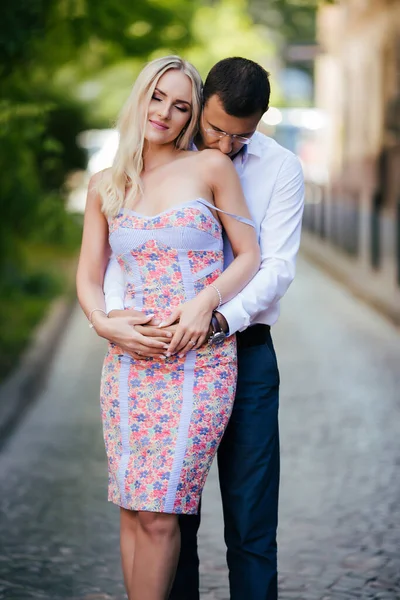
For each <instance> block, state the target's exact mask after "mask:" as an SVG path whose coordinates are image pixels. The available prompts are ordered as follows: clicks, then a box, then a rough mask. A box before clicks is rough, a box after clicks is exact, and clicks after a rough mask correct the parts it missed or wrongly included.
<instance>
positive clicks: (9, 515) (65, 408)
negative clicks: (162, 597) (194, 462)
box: [0, 259, 400, 600]
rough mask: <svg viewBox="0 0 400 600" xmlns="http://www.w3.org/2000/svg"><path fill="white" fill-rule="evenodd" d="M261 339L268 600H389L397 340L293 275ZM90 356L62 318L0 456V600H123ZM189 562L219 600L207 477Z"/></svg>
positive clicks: (398, 417) (217, 534)
mask: <svg viewBox="0 0 400 600" xmlns="http://www.w3.org/2000/svg"><path fill="white" fill-rule="evenodd" d="M273 337H274V342H275V346H276V350H277V355H278V360H279V363H280V371H281V379H282V387H281V409H280V424H281V453H282V471H281V497H280V528H279V567H280V568H279V572H280V599H281V600H339V599H340V600H347V599H348V600H351V599H354V598H361V599H376V600H378V599H380V600H399V599H400V476H399V467H400V444H399V440H400V332H399V330H398V329H396V328H395V327H394V326H393V325H392V324H391V323H389V322H388V321H386V320H385V319H384V318H382V317H381V316H379V315H378V314H376V313H375V312H374V311H373V310H371V309H370V308H368V307H367V306H365V305H364V304H362V303H361V302H360V301H358V300H356V299H355V298H353V297H352V296H351V295H350V294H349V293H348V292H347V291H346V290H345V289H343V288H342V287H341V286H340V285H339V284H337V283H336V282H334V281H333V280H331V279H330V278H329V277H327V276H325V275H324V274H322V273H321V272H320V271H319V270H317V269H316V268H315V267H314V266H312V265H311V264H309V263H308V262H306V261H305V260H304V259H301V260H299V265H298V275H297V279H296V281H295V283H294V284H293V287H292V288H291V290H290V291H289V293H288V297H287V299H286V300H285V301H284V302H283V315H282V317H281V320H280V321H279V324H278V325H277V326H276V327H275V328H274V330H273ZM103 351H104V345H103V343H101V342H100V341H98V340H97V339H96V337H95V334H94V332H93V331H92V330H90V329H89V328H88V326H87V324H86V322H85V319H84V317H83V315H82V314H81V312H80V310H79V309H77V310H76V311H75V313H74V315H73V317H72V319H71V321H70V325H69V327H68V330H67V331H66V333H65V337H64V339H63V342H62V344H61V345H60V347H59V349H58V352H57V354H56V356H55V359H54V364H53V366H52V369H51V373H50V376H49V379H48V382H47V385H46V389H45V390H44V391H43V393H42V394H41V395H40V397H39V398H38V400H37V402H36V403H35V404H34V406H33V408H32V409H31V410H30V411H29V413H28V414H27V415H26V417H25V418H24V420H23V422H22V423H21V424H20V426H19V427H18V429H17V430H16V431H15V433H14V434H13V435H12V437H11V438H10V439H9V440H8V442H7V443H6V445H5V446H4V448H3V449H2V451H1V453H0V485H1V495H0V509H1V522H0V599H1V600H29V599H34V598H35V599H45V600H61V599H68V600H111V599H112V600H122V599H124V598H125V595H124V590H123V586H122V577H121V572H120V566H119V545H118V509H117V508H116V507H115V506H113V505H111V504H109V503H107V501H106V485H107V476H106V464H105V452H104V447H103V439H102V433H101V422H100V411H99V406H98V389H99V378H100V369H101V362H102V355H103ZM200 548H201V565H202V566H201V569H202V570H201V572H202V579H201V588H202V600H228V598H229V591H228V582H227V572H226V567H225V550H224V544H223V531H222V517H221V508H220V501H219V492H218V487H217V474H216V470H215V469H213V471H212V473H211V475H210V478H209V480H208V483H207V487H206V491H205V494H204V501H203V522H202V527H201V537H200ZM243 600H246V599H243Z"/></svg>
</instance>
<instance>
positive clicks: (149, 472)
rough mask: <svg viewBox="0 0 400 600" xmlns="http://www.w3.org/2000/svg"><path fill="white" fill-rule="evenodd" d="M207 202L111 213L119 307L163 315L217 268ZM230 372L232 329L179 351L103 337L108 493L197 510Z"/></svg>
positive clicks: (175, 509) (231, 391) (141, 503)
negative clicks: (150, 351)
mask: <svg viewBox="0 0 400 600" xmlns="http://www.w3.org/2000/svg"><path fill="white" fill-rule="evenodd" d="M211 208H214V207H213V206H212V205H211V204H209V203H208V202H207V201H206V200H203V199H201V198H199V199H197V200H194V201H191V202H187V203H184V204H182V205H179V206H177V207H173V208H171V209H169V210H166V211H164V212H163V213H160V214H159V215H157V216H155V217H147V216H145V215H141V214H139V213H135V212H134V211H130V210H126V209H125V210H123V211H122V212H121V213H119V214H118V215H117V216H116V217H115V218H112V219H110V220H109V239H110V245H111V248H112V251H113V254H114V256H115V257H116V259H117V261H118V263H119V265H120V267H121V269H122V270H123V273H124V282H125V289H124V291H125V298H124V306H125V308H134V309H136V310H140V311H143V312H145V313H147V314H150V313H152V314H154V315H155V316H156V317H157V318H160V319H163V318H165V317H167V316H168V315H169V314H170V313H171V311H172V310H173V308H174V307H176V306H177V305H179V304H180V303H182V302H185V301H187V300H190V299H191V298H193V297H194V296H195V295H196V294H198V293H199V292H200V291H201V290H202V289H203V288H204V287H205V286H207V285H209V284H210V283H212V282H213V281H214V280H215V279H216V278H217V277H218V276H219V275H220V273H221V271H222V269H223V240H222V228H221V224H220V223H219V221H217V220H216V219H215V217H214V216H213V214H212V212H211ZM232 216H234V215H232ZM236 218H239V217H236ZM240 220H243V221H244V222H246V223H249V224H252V223H251V221H248V220H247V219H242V218H240ZM236 376H237V364H236V342H235V337H234V336H231V337H229V338H227V339H226V340H225V341H224V343H223V344H221V345H219V346H211V345H209V344H206V345H204V346H203V347H201V348H200V349H199V350H191V351H189V352H188V353H187V354H186V355H185V356H184V357H182V358H179V357H178V356H171V357H170V358H154V359H153V358H150V359H142V360H135V359H133V358H132V357H131V356H129V355H127V354H124V352H123V351H122V350H121V349H120V348H118V347H117V346H116V345H115V344H112V343H111V344H109V347H108V352H107V355H106V357H105V360H104V365H103V370H102V379H101V410H102V419H103V431H104V440H105V446H106V452H107V457H108V471H109V488H108V497H109V500H110V501H111V502H114V503H115V504H117V505H119V506H121V507H124V508H127V509H130V510H141V511H151V512H161V513H163V512H165V513H175V514H195V513H197V511H198V504H199V500H200V496H201V493H202V490H203V487H204V483H205V480H206V477H207V474H208V472H209V469H210V466H211V463H212V460H213V458H214V456H215V453H216V451H217V448H218V445H219V442H220V440H221V437H222V435H223V433H224V430H225V428H226V425H227V423H228V420H229V416H230V414H231V411H232V405H233V400H234V396H235V387H236Z"/></svg>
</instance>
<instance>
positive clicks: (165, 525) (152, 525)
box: [137, 512, 179, 538]
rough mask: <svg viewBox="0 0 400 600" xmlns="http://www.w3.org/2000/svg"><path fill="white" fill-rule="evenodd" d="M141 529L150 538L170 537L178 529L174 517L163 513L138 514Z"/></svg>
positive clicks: (175, 517) (176, 519) (176, 520)
mask: <svg viewBox="0 0 400 600" xmlns="http://www.w3.org/2000/svg"><path fill="white" fill-rule="evenodd" d="M137 514H138V523H139V525H140V527H141V529H142V530H143V531H144V532H145V533H146V534H147V535H149V536H151V537H157V538H162V537H172V536H174V535H175V534H176V531H177V530H178V529H179V525H178V518H177V516H176V515H169V514H165V513H152V512H138V513H137Z"/></svg>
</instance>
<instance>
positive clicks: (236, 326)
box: [217, 296, 250, 335]
mask: <svg viewBox="0 0 400 600" xmlns="http://www.w3.org/2000/svg"><path fill="white" fill-rule="evenodd" d="M217 312H219V313H221V315H223V316H224V317H225V319H226V322H227V323H228V328H229V331H228V335H233V334H234V333H236V332H237V331H243V330H244V329H246V328H247V327H248V326H249V325H250V317H249V315H248V314H247V313H246V311H244V310H243V306H242V302H241V300H240V298H239V297H238V296H236V297H235V298H232V300H229V302H227V303H226V304H223V305H222V306H220V307H219V309H218V311H217Z"/></svg>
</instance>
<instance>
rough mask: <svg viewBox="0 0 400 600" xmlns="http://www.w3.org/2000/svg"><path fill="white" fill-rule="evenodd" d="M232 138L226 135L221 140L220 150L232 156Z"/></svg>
mask: <svg viewBox="0 0 400 600" xmlns="http://www.w3.org/2000/svg"><path fill="white" fill-rule="evenodd" d="M232 144H233V142H232V138H231V137H230V136H229V135H224V137H222V138H221V139H220V140H219V149H220V151H221V152H222V153H223V154H230V152H232Z"/></svg>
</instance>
